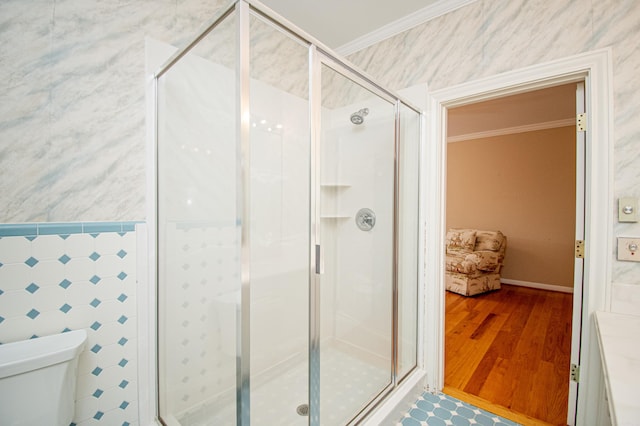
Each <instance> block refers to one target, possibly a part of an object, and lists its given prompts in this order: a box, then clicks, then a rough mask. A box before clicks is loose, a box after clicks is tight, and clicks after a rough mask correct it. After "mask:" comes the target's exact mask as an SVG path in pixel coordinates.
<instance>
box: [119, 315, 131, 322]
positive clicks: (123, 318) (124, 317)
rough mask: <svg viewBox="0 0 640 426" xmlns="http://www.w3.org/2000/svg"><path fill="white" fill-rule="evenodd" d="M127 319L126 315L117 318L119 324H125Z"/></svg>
mask: <svg viewBox="0 0 640 426" xmlns="http://www.w3.org/2000/svg"><path fill="white" fill-rule="evenodd" d="M128 319H129V318H127V316H126V315H122V316H121V317H120V318H118V322H119V323H120V324H124V323H125V322H127V320H128Z"/></svg>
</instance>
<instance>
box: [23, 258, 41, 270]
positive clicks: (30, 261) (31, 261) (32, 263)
mask: <svg viewBox="0 0 640 426" xmlns="http://www.w3.org/2000/svg"><path fill="white" fill-rule="evenodd" d="M24 263H26V264H27V265H29V267H31V268H33V267H34V266H36V264H37V263H38V259H36V258H35V257H33V256H31V257H30V258H28V259H27V260H25V261H24Z"/></svg>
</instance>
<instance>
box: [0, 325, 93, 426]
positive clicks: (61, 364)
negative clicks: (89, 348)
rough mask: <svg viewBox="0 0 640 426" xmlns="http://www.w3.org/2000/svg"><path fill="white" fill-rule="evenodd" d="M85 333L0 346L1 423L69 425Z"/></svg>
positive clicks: (57, 335) (5, 425) (77, 331)
mask: <svg viewBox="0 0 640 426" xmlns="http://www.w3.org/2000/svg"><path fill="white" fill-rule="evenodd" d="M86 340H87V332H86V331H85V330H75V331H69V332H66V333H61V334H56V335H52V336H46V337H40V338H37V339H30V340H23V341H20V342H13V343H7V344H4V345H0V424H1V425H2V426H17V425H25V426H26V425H60V426H68V425H69V424H70V423H71V421H72V420H73V414H74V410H75V393H76V376H77V374H76V373H77V369H78V368H77V367H78V358H79V355H80V352H82V349H83V347H84V344H85V341H86Z"/></svg>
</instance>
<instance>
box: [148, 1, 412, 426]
mask: <svg viewBox="0 0 640 426" xmlns="http://www.w3.org/2000/svg"><path fill="white" fill-rule="evenodd" d="M154 77H155V79H154V82H155V86H156V89H155V92H156V146H155V151H156V165H155V169H156V182H155V185H156V194H157V202H156V217H155V222H156V232H155V234H156V235H155V242H156V251H157V258H156V263H157V264H156V269H157V301H158V303H157V336H158V337H157V340H158V341H157V363H158V365H157V367H158V368H157V370H158V373H157V375H158V377H157V382H158V387H157V396H158V413H157V415H158V417H159V419H160V420H161V421H162V422H163V423H164V424H167V425H209V424H210V425H250V424H253V425H273V424H279V425H346V424H357V423H360V422H363V421H366V419H367V416H368V415H369V414H370V412H371V408H372V407H374V406H380V405H381V403H383V402H384V401H385V399H386V398H388V397H389V395H392V394H393V393H394V392H396V391H397V390H398V389H399V388H400V387H401V386H402V383H403V381H406V380H407V378H408V377H410V376H411V375H412V374H414V373H415V372H416V370H418V369H419V367H420V366H419V356H418V310H419V309H418V308H419V300H418V285H419V279H418V275H419V266H418V258H419V245H420V229H421V227H420V223H419V208H418V206H419V200H418V198H419V188H418V182H419V174H420V173H419V159H420V134H421V129H420V123H421V113H420V111H419V110H418V109H416V108H415V107H413V106H411V105H410V104H409V103H407V102H405V101H403V100H402V99H400V98H399V97H398V96H396V95H395V94H393V93H392V92H391V91H389V90H387V89H385V88H383V87H381V86H380V85H378V84H376V83H375V82H373V81H371V79H370V78H368V77H366V76H364V75H362V74H361V73H359V72H358V71H357V70H355V69H354V68H353V67H352V66H350V65H349V64H348V63H346V62H345V61H343V60H341V59H339V58H337V57H336V56H334V55H333V54H331V53H330V51H329V49H327V48H325V47H323V46H322V45H320V44H319V43H317V42H315V40H313V39H312V38H311V37H309V36H307V35H305V34H300V33H299V32H297V30H295V29H292V27H291V26H289V24H287V23H286V21H284V20H282V19H281V18H280V17H278V16H277V15H276V14H275V13H273V12H271V11H270V10H268V9H267V8H265V7H264V6H262V5H261V4H259V3H256V2H251V1H245V0H239V1H237V2H235V3H234V4H233V5H231V6H230V7H229V8H228V9H226V10H224V11H222V12H220V14H219V16H217V17H215V18H214V19H213V20H212V21H211V23H210V25H209V26H208V27H207V28H206V30H205V31H204V32H203V33H202V34H201V35H199V36H198V37H197V38H196V40H195V41H194V42H193V43H191V44H190V45H189V46H187V47H186V48H185V49H183V50H181V51H178V52H177V53H176V54H175V55H174V56H173V57H172V58H171V59H170V60H169V61H168V62H167V63H166V64H165V65H164V66H163V67H162V68H161V69H159V70H158V72H157V73H156V74H155V76H154ZM362 209H369V210H370V211H371V212H374V213H375V226H373V227H372V228H370V229H369V230H366V231H363V230H361V229H360V228H359V227H358V224H357V213H358V212H359V211H361V210H362ZM368 220H369V219H368Z"/></svg>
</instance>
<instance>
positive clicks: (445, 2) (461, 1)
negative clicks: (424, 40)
mask: <svg viewBox="0 0 640 426" xmlns="http://www.w3.org/2000/svg"><path fill="white" fill-rule="evenodd" d="M475 1H476V0H439V1H437V2H435V3H433V4H431V5H429V6H427V7H425V8H423V9H420V10H417V11H415V12H413V13H411V14H409V15H407V16H405V17H403V18H400V19H397V20H395V21H393V22H391V23H389V24H387V25H385V26H383V27H380V28H378V29H377V30H375V31H372V32H370V33H368V34H365V35H363V36H361V37H358V38H356V39H355V40H352V41H350V42H349V43H345V44H343V45H342V46H340V47H338V48H336V49H335V51H336V52H338V53H339V54H341V55H343V56H347V55H350V54H352V53H355V52H357V51H359V50H362V49H364V48H365V47H369V46H372V45H374V44H376V43H379V42H381V41H382V40H386V39H388V38H390V37H393V36H394V35H396V34H400V33H401V32H404V31H407V30H410V29H411V28H414V27H417V26H418V25H420V24H422V23H424V22H427V21H430V20H431V19H434V18H437V17H439V16H442V15H444V14H447V13H449V12H453V11H454V10H456V9H459V8H461V7H463V6H466V5H467V4H470V3H473V2H475Z"/></svg>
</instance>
